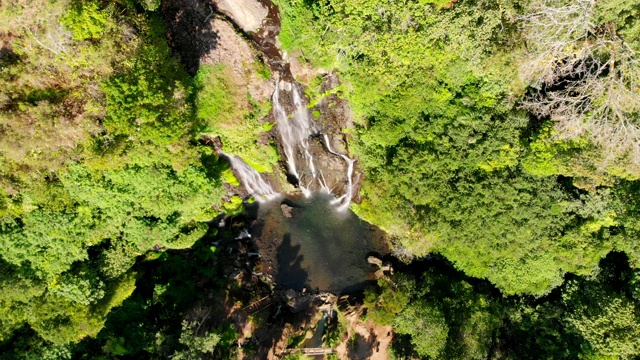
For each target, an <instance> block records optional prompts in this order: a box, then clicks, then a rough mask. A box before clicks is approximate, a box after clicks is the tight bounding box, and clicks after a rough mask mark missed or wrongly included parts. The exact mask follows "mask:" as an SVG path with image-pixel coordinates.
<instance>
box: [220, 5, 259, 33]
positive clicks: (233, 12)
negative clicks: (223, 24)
mask: <svg viewBox="0 0 640 360" xmlns="http://www.w3.org/2000/svg"><path fill="white" fill-rule="evenodd" d="M214 3H215V4H216V6H217V7H218V11H220V12H221V13H223V14H225V15H226V16H228V17H230V18H231V20H233V22H234V23H235V24H236V25H238V26H239V27H240V28H241V29H242V30H243V31H244V32H247V33H249V32H252V33H255V32H257V31H258V29H260V26H261V25H262V21H263V20H264V18H265V17H266V16H267V14H268V13H269V10H268V9H267V8H265V7H264V5H262V4H261V3H260V2H258V1H257V0H215V1H214Z"/></svg>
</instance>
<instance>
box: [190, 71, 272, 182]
mask: <svg viewBox="0 0 640 360" xmlns="http://www.w3.org/2000/svg"><path fill="white" fill-rule="evenodd" d="M195 86H196V88H197V89H199V91H198V94H197V99H196V108H197V114H198V117H199V118H200V119H202V120H203V121H205V122H206V124H207V127H206V129H204V130H203V131H204V132H205V133H209V134H212V135H215V136H219V137H220V138H221V140H222V143H223V146H224V151H225V152H227V153H230V154H233V155H236V156H240V157H241V158H242V159H243V160H245V161H246V162H247V163H248V164H249V165H251V166H252V167H253V168H254V169H256V170H257V171H258V172H271V171H273V168H274V166H275V165H276V163H277V162H278V154H277V152H276V150H275V148H274V147H273V146H269V145H263V144H261V143H260V142H259V138H260V137H261V134H262V133H264V132H265V131H268V130H270V129H271V126H272V125H270V124H261V123H260V122H259V121H258V120H259V119H260V118H261V117H263V116H264V115H265V114H266V112H267V111H268V108H267V104H258V103H256V102H255V101H254V100H253V99H251V97H250V95H249V94H248V93H244V92H243V89H242V88H241V87H240V86H238V85H235V84H233V83H232V81H231V79H230V78H229V75H228V74H227V69H226V68H225V67H224V65H215V66H211V65H206V66H203V67H201V68H200V69H199V70H198V73H197V74H196V77H195Z"/></svg>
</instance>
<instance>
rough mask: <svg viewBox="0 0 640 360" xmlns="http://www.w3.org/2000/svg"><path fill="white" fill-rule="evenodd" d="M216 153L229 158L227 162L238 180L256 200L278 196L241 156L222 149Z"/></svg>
mask: <svg viewBox="0 0 640 360" xmlns="http://www.w3.org/2000/svg"><path fill="white" fill-rule="evenodd" d="M218 154H220V155H222V156H224V157H225V158H227V159H228V160H229V164H231V167H232V168H233V169H234V170H235V172H236V174H237V175H238V177H239V178H240V179H238V180H240V182H241V183H242V184H243V185H244V187H245V188H246V189H247V192H248V193H249V194H251V196H253V197H254V198H255V199H256V201H263V200H271V199H273V198H275V197H276V196H278V193H277V192H276V191H275V190H273V188H272V187H271V185H269V184H268V183H267V182H266V181H264V179H263V178H262V176H260V173H259V172H257V171H256V170H255V169H254V168H252V167H251V166H249V164H247V163H246V162H244V161H243V160H242V159H241V158H239V157H237V156H233V155H229V154H226V153H225V152H224V151H221V150H220V151H218Z"/></svg>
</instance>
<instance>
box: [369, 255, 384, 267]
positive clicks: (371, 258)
mask: <svg viewBox="0 0 640 360" xmlns="http://www.w3.org/2000/svg"><path fill="white" fill-rule="evenodd" d="M367 262H368V263H369V264H371V265H376V266H377V267H382V260H380V259H378V258H377V257H375V256H369V257H368V258H367Z"/></svg>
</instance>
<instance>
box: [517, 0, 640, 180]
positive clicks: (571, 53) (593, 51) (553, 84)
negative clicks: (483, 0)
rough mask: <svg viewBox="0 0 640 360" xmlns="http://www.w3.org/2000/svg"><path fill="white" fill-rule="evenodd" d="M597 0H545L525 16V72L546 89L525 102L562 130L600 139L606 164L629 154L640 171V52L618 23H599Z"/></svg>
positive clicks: (570, 134)
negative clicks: (625, 36)
mask: <svg viewBox="0 0 640 360" xmlns="http://www.w3.org/2000/svg"><path fill="white" fill-rule="evenodd" d="M597 2H598V1H597V0H575V1H569V2H567V1H559V0H543V1H542V2H540V3H538V4H536V5H534V7H533V8H532V9H531V10H532V11H530V13H529V14H528V15H525V16H522V17H520V18H519V20H520V22H521V26H522V30H523V34H524V37H525V40H526V44H527V50H528V51H527V56H528V60H527V61H525V62H524V64H523V66H522V67H521V70H520V76H521V78H522V79H523V80H524V81H526V82H529V83H531V84H532V86H533V87H534V88H536V89H538V91H537V92H536V93H535V94H534V95H532V96H530V97H529V98H528V99H527V100H526V101H525V104H524V105H525V107H526V108H528V109H529V110H531V111H532V112H534V113H535V114H537V115H538V116H541V117H545V116H549V117H550V118H551V119H552V120H553V121H555V123H556V129H557V134H558V135H557V136H559V137H560V138H564V139H574V138H577V137H581V136H583V137H586V138H587V139H589V140H591V141H592V142H593V143H594V144H596V145H598V146H600V148H601V149H602V151H603V159H602V161H601V163H600V164H599V165H600V166H601V167H602V168H605V167H607V165H609V164H611V163H612V162H618V163H619V162H620V161H621V160H622V161H624V163H626V165H627V166H630V168H629V169H628V170H631V171H632V172H634V173H640V126H639V125H640V119H639V114H640V66H638V65H639V61H640V56H639V54H638V52H637V51H636V50H635V49H633V48H632V47H631V46H630V45H629V44H628V43H626V42H625V41H624V39H622V38H621V37H620V36H619V35H618V34H617V32H616V25H615V24H613V23H605V24H599V23H597V20H596V7H597V5H598V4H597Z"/></svg>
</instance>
